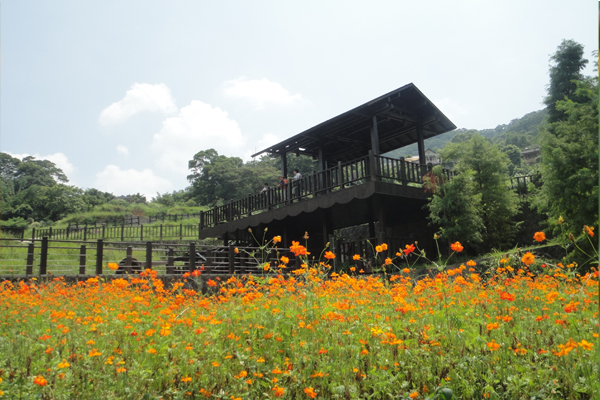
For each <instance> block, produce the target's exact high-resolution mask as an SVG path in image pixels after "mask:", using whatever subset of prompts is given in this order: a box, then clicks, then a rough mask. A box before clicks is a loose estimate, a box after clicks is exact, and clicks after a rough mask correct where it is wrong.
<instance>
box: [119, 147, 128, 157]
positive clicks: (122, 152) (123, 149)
mask: <svg viewBox="0 0 600 400" xmlns="http://www.w3.org/2000/svg"><path fill="white" fill-rule="evenodd" d="M117 153H119V154H123V155H124V156H126V155H128V154H129V149H128V148H127V147H125V146H122V145H118V146H117Z"/></svg>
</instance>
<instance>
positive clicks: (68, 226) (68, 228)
mask: <svg viewBox="0 0 600 400" xmlns="http://www.w3.org/2000/svg"><path fill="white" fill-rule="evenodd" d="M70 228H71V224H70V223H69V225H67V239H69V230H70Z"/></svg>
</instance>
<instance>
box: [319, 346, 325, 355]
mask: <svg viewBox="0 0 600 400" xmlns="http://www.w3.org/2000/svg"><path fill="white" fill-rule="evenodd" d="M325 353H327V350H325V349H324V348H322V347H321V350H319V354H325Z"/></svg>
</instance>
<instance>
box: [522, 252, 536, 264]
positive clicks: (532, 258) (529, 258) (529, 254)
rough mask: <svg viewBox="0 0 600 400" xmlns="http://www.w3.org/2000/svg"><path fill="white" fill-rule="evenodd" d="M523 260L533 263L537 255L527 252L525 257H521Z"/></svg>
mask: <svg viewBox="0 0 600 400" xmlns="http://www.w3.org/2000/svg"><path fill="white" fill-rule="evenodd" d="M521 261H523V264H525V265H531V264H533V263H534V261H535V256H534V255H533V254H531V253H530V252H527V253H525V255H524V256H523V258H521Z"/></svg>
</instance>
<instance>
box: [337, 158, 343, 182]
mask: <svg viewBox="0 0 600 400" xmlns="http://www.w3.org/2000/svg"><path fill="white" fill-rule="evenodd" d="M338 183H339V184H340V189H343V188H344V169H343V167H342V162H341V161H338Z"/></svg>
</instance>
